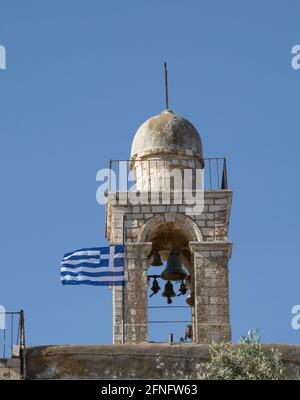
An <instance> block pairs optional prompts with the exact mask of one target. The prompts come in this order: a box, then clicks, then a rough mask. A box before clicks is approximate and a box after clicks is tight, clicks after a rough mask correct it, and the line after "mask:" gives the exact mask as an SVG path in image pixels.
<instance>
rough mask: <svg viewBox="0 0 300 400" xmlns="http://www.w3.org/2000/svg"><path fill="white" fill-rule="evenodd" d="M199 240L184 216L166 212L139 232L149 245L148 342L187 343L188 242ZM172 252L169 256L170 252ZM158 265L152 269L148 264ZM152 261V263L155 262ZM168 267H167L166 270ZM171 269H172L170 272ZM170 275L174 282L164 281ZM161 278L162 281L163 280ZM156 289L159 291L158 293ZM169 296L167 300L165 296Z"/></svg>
mask: <svg viewBox="0 0 300 400" xmlns="http://www.w3.org/2000/svg"><path fill="white" fill-rule="evenodd" d="M199 239H200V240H201V239H202V235H201V232H200V231H199V228H198V227H197V226H196V224H195V223H194V222H193V221H192V219H190V218H189V217H188V216H186V215H183V214H175V213H174V214H172V213H166V214H161V215H156V216H155V217H153V218H152V219H151V220H149V221H148V222H147V223H146V224H145V225H144V227H143V228H142V229H141V232H140V237H139V241H141V242H151V243H152V248H151V252H150V254H149V257H148V265H149V267H148V335H149V341H150V342H167V341H168V340H170V335H171V334H172V338H173V342H190V341H192V340H193V338H192V331H193V329H192V326H193V319H194V318H193V314H194V307H193V306H191V304H188V303H187V298H188V297H189V296H190V295H191V292H193V281H194V279H193V275H194V271H193V262H192V259H191V253H190V249H189V242H190V241H199ZM172 249H173V250H175V251H176V253H174V254H173V256H172V257H170V252H171V251H172ZM159 259H160V260H161V262H162V265H156V266H153V265H152V264H153V263H154V264H159V262H157V261H158V260H159ZM155 261H156V262H155ZM167 264H168V268H167ZM172 268H173V269H172ZM174 268H175V270H176V271H177V270H179V271H181V272H182V271H184V274H185V277H184V278H183V279H176V275H168V274H167V275H164V274H163V277H162V276H161V275H162V272H163V271H166V270H167V271H168V272H169V273H170V271H171V270H174ZM169 276H172V277H173V278H174V276H175V278H174V279H170V280H168V279H167V278H168V277H169ZM163 278H165V279H163ZM158 289H159V290H158ZM170 293H171V297H168V296H167V295H169V294H170Z"/></svg>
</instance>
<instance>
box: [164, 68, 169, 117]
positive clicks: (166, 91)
mask: <svg viewBox="0 0 300 400" xmlns="http://www.w3.org/2000/svg"><path fill="white" fill-rule="evenodd" d="M164 71H165V95H166V111H168V110H169V94H168V70H167V63H166V62H164Z"/></svg>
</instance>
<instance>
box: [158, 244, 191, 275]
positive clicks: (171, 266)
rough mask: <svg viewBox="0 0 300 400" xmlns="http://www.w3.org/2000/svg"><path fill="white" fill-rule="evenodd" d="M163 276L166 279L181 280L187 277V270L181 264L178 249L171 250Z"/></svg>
mask: <svg viewBox="0 0 300 400" xmlns="http://www.w3.org/2000/svg"><path fill="white" fill-rule="evenodd" d="M161 277H162V279H164V280H165V281H181V280H182V279H185V278H186V272H185V270H184V269H183V267H182V265H181V261H180V257H179V254H178V253H177V251H176V250H174V249H173V250H171V252H170V255H169V258H168V261H167V266H166V268H165V269H164V271H163V272H162V274H161Z"/></svg>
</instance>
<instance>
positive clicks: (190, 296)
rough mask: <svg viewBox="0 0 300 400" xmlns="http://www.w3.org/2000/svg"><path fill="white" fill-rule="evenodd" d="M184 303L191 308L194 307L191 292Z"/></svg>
mask: <svg viewBox="0 0 300 400" xmlns="http://www.w3.org/2000/svg"><path fill="white" fill-rule="evenodd" d="M185 301H186V303H187V304H188V305H189V306H190V307H193V306H194V305H195V296H194V293H193V292H191V293H190V294H189V295H188V297H187V298H186V299H185Z"/></svg>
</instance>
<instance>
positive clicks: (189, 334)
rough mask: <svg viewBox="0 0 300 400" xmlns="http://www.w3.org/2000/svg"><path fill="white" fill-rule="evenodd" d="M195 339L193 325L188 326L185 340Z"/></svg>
mask: <svg viewBox="0 0 300 400" xmlns="http://www.w3.org/2000/svg"><path fill="white" fill-rule="evenodd" d="M187 339H193V327H192V325H187V327H186V329H185V340H187Z"/></svg>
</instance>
